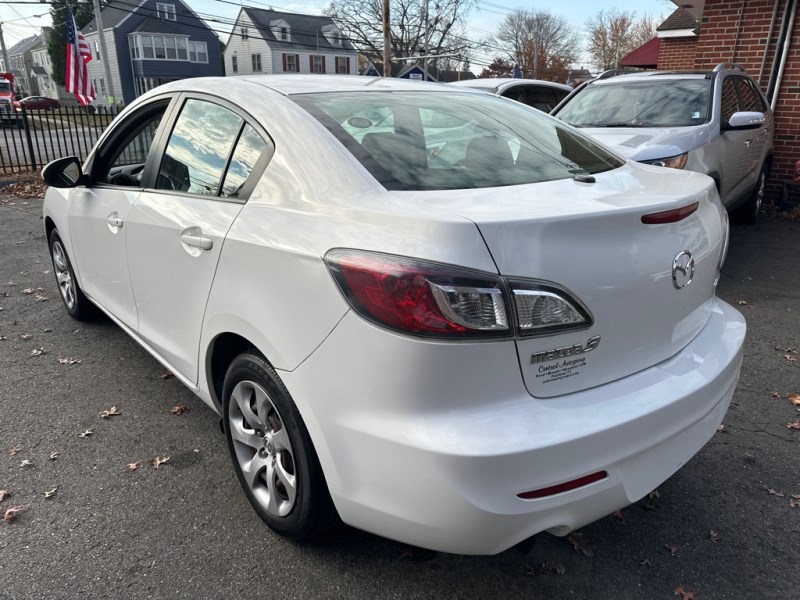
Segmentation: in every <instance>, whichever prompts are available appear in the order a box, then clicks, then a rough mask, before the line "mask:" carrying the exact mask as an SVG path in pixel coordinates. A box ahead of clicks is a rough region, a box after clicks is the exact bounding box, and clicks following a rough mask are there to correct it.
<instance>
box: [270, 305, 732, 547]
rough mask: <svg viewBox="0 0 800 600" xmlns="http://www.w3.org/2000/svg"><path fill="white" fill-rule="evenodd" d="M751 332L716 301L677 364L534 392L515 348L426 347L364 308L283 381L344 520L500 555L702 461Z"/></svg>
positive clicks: (424, 542) (607, 509)
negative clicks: (559, 489) (529, 495)
mask: <svg viewBox="0 0 800 600" xmlns="http://www.w3.org/2000/svg"><path fill="white" fill-rule="evenodd" d="M745 329H746V327H745V323H744V319H743V318H742V316H741V315H740V314H739V313H738V312H737V311H736V310H735V309H734V308H732V307H730V306H728V305H727V304H725V303H723V302H721V301H718V302H717V303H716V305H715V306H714V308H713V310H712V315H711V318H710V319H709V321H708V323H707V324H706V326H705V327H704V329H703V330H702V331H701V332H700V334H699V335H698V336H697V337H696V338H695V339H694V340H693V341H692V342H691V343H690V344H689V345H688V346H686V347H685V348H684V349H683V350H682V351H681V352H680V353H679V354H677V355H676V356H674V357H672V358H671V359H669V360H667V361H665V362H663V363H661V364H659V365H657V366H654V367H651V368H649V369H646V370H644V371H641V372H639V373H637V374H635V375H632V376H629V377H625V378H623V379H620V380H617V381H614V382H612V383H608V384H605V385H602V386H598V387H595V388H592V389H589V390H585V391H582V392H577V393H573V394H568V395H564V396H559V397H555V398H549V399H546V400H542V399H536V398H531V396H530V395H529V394H528V392H527V391H526V390H525V387H524V385H523V382H522V378H521V375H520V372H519V363H518V360H517V357H516V353H515V347H514V344H513V342H500V343H486V344H439V343H431V342H423V341H419V340H412V339H408V338H403V337H401V336H397V335H394V334H391V333H387V332H385V331H382V330H380V329H377V328H376V327H374V326H372V325H370V324H368V323H366V322H365V321H363V320H362V319H360V318H359V317H357V316H355V315H353V314H352V313H351V314H349V315H348V316H346V317H345V318H344V319H343V321H342V322H341V323H340V324H339V326H338V327H337V328H336V329H335V330H334V332H333V333H332V334H331V335H330V336H329V338H328V339H327V340H326V341H325V342H324V343H323V344H322V346H321V347H320V348H319V349H318V350H317V351H316V352H315V353H314V354H312V356H311V357H310V358H309V359H308V360H307V361H305V362H304V363H303V364H302V365H301V366H300V367H299V368H298V369H296V370H295V371H293V372H291V373H283V374H282V375H281V376H282V377H283V379H284V382H285V383H286V385H287V387H288V388H289V390H290V391H291V392H292V394H293V396H294V398H295V401H296V402H297V404H298V406H299V408H300V411H301V413H302V414H303V417H304V419H305V421H306V424H307V426H308V428H309V431H310V433H311V436H312V439H313V440H314V443H315V446H316V449H317V453H318V455H319V457H320V461H321V463H322V466H323V469H324V471H325V475H326V478H327V481H328V486H329V488H330V491H331V496H332V497H333V500H334V503H335V504H336V507H337V509H338V511H339V514H340V516H341V517H342V519H343V520H344V522H346V523H348V524H351V525H353V526H355V527H358V528H360V529H364V530H367V531H371V532H373V533H376V534H379V535H382V536H385V537H388V538H392V539H396V540H399V541H402V542H406V543H409V544H413V545H417V546H422V547H426V548H432V549H436V550H441V551H446V552H454V553H461V554H494V553H497V552H501V551H502V550H504V549H506V548H508V547H510V546H512V545H514V544H515V543H517V542H519V541H521V540H523V539H526V538H527V537H530V536H531V535H533V534H535V533H538V532H540V531H545V530H547V531H550V532H552V533H555V534H557V535H564V534H566V533H567V532H569V531H571V530H573V529H576V528H578V527H581V526H583V525H585V524H587V523H590V522H592V521H594V520H596V519H598V518H601V517H603V516H605V515H608V514H610V513H612V512H614V511H615V510H618V509H620V508H622V507H624V506H626V505H628V504H630V503H631V502H635V501H636V500H638V499H640V498H641V497H643V496H644V495H645V494H647V493H648V492H649V491H651V490H652V489H654V488H655V487H657V486H658V485H659V484H661V483H662V482H663V481H664V480H665V479H667V478H668V477H669V476H670V475H672V474H673V473H674V472H675V471H677V470H678V469H679V468H680V467H681V466H682V465H683V464H685V463H686V462H687V461H688V460H689V459H690V458H691V457H692V456H694V454H695V453H697V451H698V450H700V448H702V446H703V445H704V444H705V443H706V442H707V441H708V440H709V439H710V438H711V437H712V436H713V435H714V432H715V431H716V429H717V427H718V426H719V424H720V422H721V421H722V419H723V417H724V415H725V412H726V410H727V408H728V405H729V403H730V400H731V397H732V395H733V392H734V389H735V386H736V382H737V380H738V376H739V370H740V367H741V361H742V344H743V341H744V335H745ZM598 351H600V350H599V349H598ZM601 470H605V471H606V472H607V473H608V477H607V478H605V479H603V480H602V481H597V482H595V483H592V484H589V485H587V486H584V487H581V488H578V489H575V490H572V491H568V492H563V493H559V494H556V495H552V496H548V497H545V498H540V499H536V500H522V499H520V498H518V497H517V494H518V493H521V492H526V491H530V490H537V489H541V488H546V487H549V486H552V485H556V484H559V483H563V482H566V481H571V480H574V479H576V478H579V477H582V476H585V475H588V474H591V473H595V472H597V471H601Z"/></svg>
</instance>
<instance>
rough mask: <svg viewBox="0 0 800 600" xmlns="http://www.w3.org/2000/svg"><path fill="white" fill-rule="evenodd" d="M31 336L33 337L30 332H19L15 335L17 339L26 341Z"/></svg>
mask: <svg viewBox="0 0 800 600" xmlns="http://www.w3.org/2000/svg"><path fill="white" fill-rule="evenodd" d="M32 337H33V336H32V335H31V334H30V333H20V334H19V335H18V336H17V338H18V339H19V341H20V342H27V341H28V340H29V339H31V338H32Z"/></svg>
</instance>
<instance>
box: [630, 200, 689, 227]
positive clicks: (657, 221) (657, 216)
mask: <svg viewBox="0 0 800 600" xmlns="http://www.w3.org/2000/svg"><path fill="white" fill-rule="evenodd" d="M698 206H700V203H699V202H695V203H694V204H690V205H689V206H683V207H681V208H676V209H674V210H665V211H664V212H657V213H652V214H650V215H645V216H643V217H642V223H644V224H645V225H663V224H664V223H677V222H678V221H682V220H683V219H685V218H686V217H688V216H689V215H690V214H692V213H693V212H694V211H696V210H697V207H698Z"/></svg>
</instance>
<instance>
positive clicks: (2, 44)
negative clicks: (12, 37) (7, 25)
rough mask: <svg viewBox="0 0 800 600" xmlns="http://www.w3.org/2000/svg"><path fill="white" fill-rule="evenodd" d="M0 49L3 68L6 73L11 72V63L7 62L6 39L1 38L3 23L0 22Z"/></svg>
mask: <svg viewBox="0 0 800 600" xmlns="http://www.w3.org/2000/svg"><path fill="white" fill-rule="evenodd" d="M0 49H2V50H3V67H5V70H6V71H11V63H10V62H8V50H6V38H4V37H3V23H2V21H0Z"/></svg>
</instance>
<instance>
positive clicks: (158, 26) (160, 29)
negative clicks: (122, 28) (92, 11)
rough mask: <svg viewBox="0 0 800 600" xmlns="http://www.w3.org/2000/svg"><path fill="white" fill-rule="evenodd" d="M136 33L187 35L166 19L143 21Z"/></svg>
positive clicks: (135, 29) (147, 19) (136, 28)
mask: <svg viewBox="0 0 800 600" xmlns="http://www.w3.org/2000/svg"><path fill="white" fill-rule="evenodd" d="M105 24H106V22H105V21H103V26H104V27H105ZM133 31H134V32H136V33H139V32H144V33H169V34H172V35H186V32H184V31H183V30H181V29H180V28H179V27H177V26H176V25H175V24H174V23H173V22H172V21H167V20H166V19H154V18H150V17H148V18H146V19H142V22H141V23H139V25H137V26H136V27H135V28H134V29H133Z"/></svg>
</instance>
